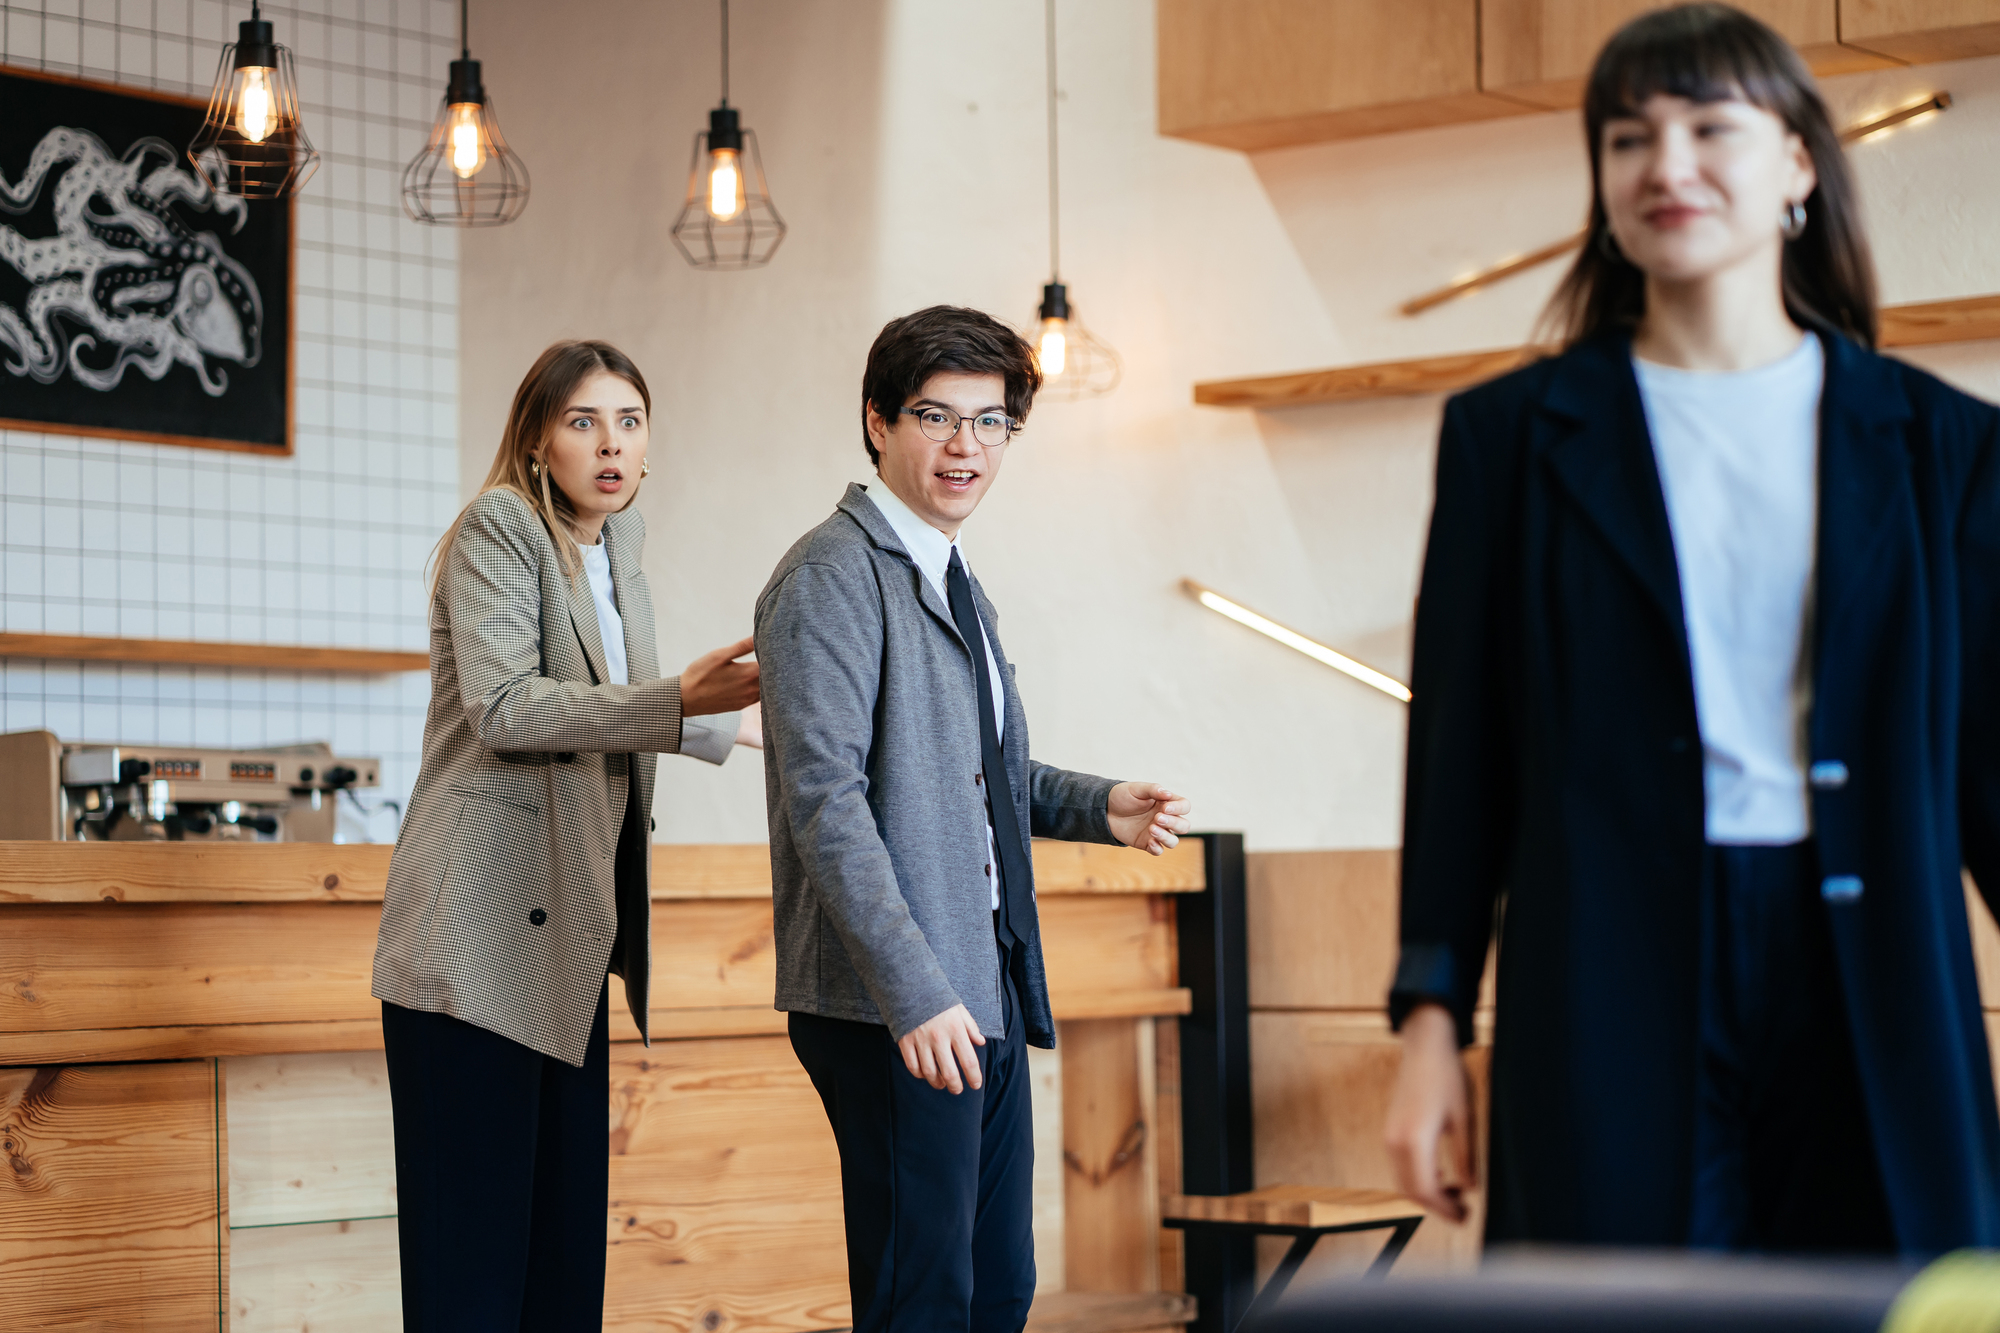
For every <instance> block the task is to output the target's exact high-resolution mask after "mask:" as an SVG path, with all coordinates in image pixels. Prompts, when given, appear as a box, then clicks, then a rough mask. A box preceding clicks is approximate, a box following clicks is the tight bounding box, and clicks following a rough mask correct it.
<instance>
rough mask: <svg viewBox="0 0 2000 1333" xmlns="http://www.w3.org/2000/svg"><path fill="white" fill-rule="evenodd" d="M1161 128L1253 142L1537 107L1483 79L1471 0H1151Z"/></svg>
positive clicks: (1226, 141) (1342, 135)
mask: <svg viewBox="0 0 2000 1333" xmlns="http://www.w3.org/2000/svg"><path fill="white" fill-rule="evenodd" d="M1158 19H1159V74H1160V82H1159V97H1160V105H1159V115H1160V133H1161V134H1164V135H1168V136H1171V137H1173V138H1179V139H1194V140H1198V141H1199V142H1202V143H1209V144H1215V145H1217V146H1218V147H1222V148H1236V149H1241V150H1244V151H1250V152H1253V151H1256V150H1259V149H1265V148H1283V147H1287V146H1289V145H1292V144H1302V143H1319V142H1322V141H1325V140H1329V139H1352V138H1358V137H1361V136H1364V135H1371V134H1387V133H1389V132H1391V131H1394V130H1407V129H1417V128H1420V127H1422V126H1426V125H1450V124H1457V123H1459V122H1462V121H1470V120H1486V119H1490V118H1492V117H1495V116H1517V115H1521V114H1523V113H1524V112H1527V111H1530V110H1533V108H1531V107H1526V106H1523V105H1521V104H1520V103H1518V102H1510V101H1507V100H1505V99H1502V98H1497V97H1491V96H1488V95H1487V94H1486V93H1483V92H1481V91H1480V88H1479V0H1158Z"/></svg>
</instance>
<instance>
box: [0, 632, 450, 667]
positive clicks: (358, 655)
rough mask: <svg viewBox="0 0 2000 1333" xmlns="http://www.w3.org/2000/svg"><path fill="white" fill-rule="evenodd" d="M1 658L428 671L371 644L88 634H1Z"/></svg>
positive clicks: (420, 662) (425, 663) (417, 661)
mask: <svg viewBox="0 0 2000 1333" xmlns="http://www.w3.org/2000/svg"><path fill="white" fill-rule="evenodd" d="M0 657H48V658H55V659H57V660H60V661H65V662H158V663H163V664H172V665H175V666H225V667H268V668H276V669H278V670H284V671H340V672H360V673H364V674H370V675H387V674H390V673H392V672H398V671H428V670H430V665H431V659H430V654H429V653H402V652H390V651H387V650H382V649H375V648H294V647H290V646H286V645H282V644H271V643H212V642H207V641H203V640H192V639H106V638H100V637H97V636H95V635H87V634H0Z"/></svg>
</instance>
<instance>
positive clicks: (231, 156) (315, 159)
mask: <svg viewBox="0 0 2000 1333" xmlns="http://www.w3.org/2000/svg"><path fill="white" fill-rule="evenodd" d="M188 161H189V162H191V163H193V164H194V169H195V170H196V171H197V172H199V173H200V174H201V178H202V180H204V181H205V182H207V184H208V188H209V189H211V190H213V191H215V192H216V193H217V194H232V195H237V196H239V197H241V198H244V199H282V198H284V197H285V196H286V195H289V194H292V193H294V192H296V191H297V190H299V189H300V188H301V187H302V186H304V185H305V183H306V182H307V181H308V180H310V179H312V174H313V173H314V172H315V171H317V170H319V152H318V151H317V150H316V149H315V148H314V147H313V146H312V141H311V140H310V139H308V138H306V132H305V127H304V126H303V125H301V124H300V123H299V76H298V71H297V70H296V69H295V68H294V67H293V64H292V53H291V50H290V48H288V47H283V46H280V45H278V43H277V39H276V38H275V36H274V35H273V34H272V31H271V24H270V20H268V19H266V18H265V17H264V16H263V14H262V13H261V12H260V11H259V9H258V7H257V4H256V3H255V0H252V3H251V5H250V17H249V18H248V19H245V20H244V21H243V22H242V23H239V24H238V25H237V28H236V40H235V41H233V42H231V43H230V44H229V45H227V46H225V47H223V48H222V59H221V61H220V62H219V63H218V64H217V65H216V69H215V91H214V92H212V93H210V94H209V98H208V115H207V116H206V117H205V118H204V119H203V120H202V123H201V129H200V131H199V132H198V133H197V134H196V135H195V136H194V142H193V143H191V144H189V145H188Z"/></svg>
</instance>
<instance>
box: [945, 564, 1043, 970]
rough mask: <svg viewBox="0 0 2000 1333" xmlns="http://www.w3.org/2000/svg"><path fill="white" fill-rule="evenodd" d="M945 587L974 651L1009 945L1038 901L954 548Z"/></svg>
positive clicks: (1026, 931)
mask: <svg viewBox="0 0 2000 1333" xmlns="http://www.w3.org/2000/svg"><path fill="white" fill-rule="evenodd" d="M944 587H945V593H946V595H947V596H948V597H949V598H950V599H951V618H952V620H953V621H955V622H956V623H957V625H958V633H959V636H960V637H961V638H963V639H964V640H965V646H966V647H967V648H970V649H971V650H972V677H973V680H974V681H975V682H976V684H977V687H978V690H979V765H980V768H981V770H982V776H983V777H984V779H985V786H986V808H987V811H988V813H989V815H990V816H991V818H992V820H993V849H994V851H995V852H996V853H998V854H999V857H1000V931H1001V939H1000V942H1001V943H1002V944H1005V945H1007V946H1009V947H1010V948H1011V947H1012V946H1013V945H1014V944H1015V943H1016V942H1018V941H1020V940H1022V939H1025V938H1028V937H1029V936H1031V935H1032V934H1033V933H1034V925H1035V900H1034V898H1033V897H1032V896H1031V894H1030V893H1029V890H1028V885H1029V883H1030V882H1031V881H1030V872H1029V869H1028V849H1027V848H1026V847H1023V846H1022V845H1021V825H1020V823H1019V822H1018V821H1017V820H1016V818H1015V815H1014V787H1013V784H1012V783H1010V782H1009V781H1008V780H1007V761H1006V758H1005V757H1004V756H1003V755H1002V754H1001V751H1000V728H999V727H998V726H997V725H995V723H994V720H993V716H994V715H993V674H992V668H991V667H990V666H989V665H988V663H987V658H986V635H985V634H984V633H982V632H981V630H980V626H979V610H978V608H977V607H975V606H973V604H972V583H971V581H970V580H968V579H967V578H966V577H965V566H964V565H963V564H962V563H960V561H959V558H958V547H956V546H953V547H952V548H951V563H950V564H949V565H946V566H945V571H944Z"/></svg>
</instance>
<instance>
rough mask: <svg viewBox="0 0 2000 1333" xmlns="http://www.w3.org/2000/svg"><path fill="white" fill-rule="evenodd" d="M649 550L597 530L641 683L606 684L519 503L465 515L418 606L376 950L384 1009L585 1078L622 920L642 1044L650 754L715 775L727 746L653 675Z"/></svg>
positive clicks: (472, 509) (588, 627)
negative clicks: (406, 767) (408, 762)
mask: <svg viewBox="0 0 2000 1333" xmlns="http://www.w3.org/2000/svg"><path fill="white" fill-rule="evenodd" d="M645 535H646V527H645V522H644V520H643V519H641V518H640V517H639V515H638V514H637V513H635V512H633V511H632V510H630V509H628V510H626V511H625V512H623V513H619V514H614V515H612V516H611V517H610V518H608V519H607V520H605V524H604V541H605V542H606V544H607V546H608V551H607V554H608V555H609V557H610V564H611V582H612V587H613V589H614V593H615V596H616V599H617V603H618V607H619V615H620V617H621V618H622V619H623V620H624V622H625V658H626V662H627V664H628V672H627V674H628V675H629V677H630V679H631V680H632V681H633V682H634V683H633V684H631V685H611V684H606V683H605V676H606V670H605V665H604V648H603V639H602V637H601V635H600V632H599V629H598V624H597V612H596V609H595V607H594V605H593V603H592V601H591V595H590V588H589V584H588V582H587V581H586V580H585V579H584V578H582V577H581V576H579V577H577V578H576V579H575V580H573V581H572V580H571V579H570V578H569V577H568V576H567V575H566V574H564V572H563V569H562V566H561V564H560V563H559V560H558V556H557V553H556V546H555V541H554V539H553V538H552V537H551V536H550V534H549V530H548V528H547V527H545V526H544V525H543V523H542V521H541V519H540V518H539V517H538V516H537V515H536V514H535V512H534V511H533V510H532V509H530V508H529V507H528V503H527V501H526V500H524V499H523V498H522V497H521V496H520V495H518V494H516V493H515V492H513V491H511V490H505V489H494V490H489V491H487V492H485V493H484V494H482V495H481V496H479V498H478V499H476V500H474V501H473V502H472V504H471V505H470V506H469V507H468V508H467V510H466V512H465V516H464V518H463V520H462V521H461V522H460V524H459V528H458V535H457V537H456V538H455V539H454V540H453V542H452V547H451V551H450V553H449V554H448V555H447V556H446V558H445V562H444V566H443V568H442V570H441V571H440V572H439V577H438V581H437V589H436V591H435V592H434V594H433V595H432V598H431V610H430V631H431V642H430V658H431V702H430V709H429V712H428V714H427V715H426V717H425V719H424V751H423V767H422V770H421V771H420V772H419V773H418V775H417V782H416V787H415V789H414V790H413V791H412V792H411V794H410V808H409V813H408V815H407V816H406V817H405V818H404V821H403V829H402V834H401V836H400V837H399V838H398V839H397V842H396V851H395V854H394V856H393V857H392V858H391V859H390V862H389V884H388V892H387V895H386V897H385V899H384V901H383V905H382V928H381V934H380V935H379V937H378V938H377V941H376V945H375V975H374V983H373V986H372V991H373V993H374V995H375V996H376V997H377V998H378V999H382V1000H387V1001H388V1002H389V1003H391V1004H395V1005H400V1006H402V1007H404V1008H406V1009H420V1010H426V1011H429V1012H432V1013H445V1014H450V1015H451V1016H453V1017H454V1018H459V1019H463V1020H464V1021H465V1022H468V1023H472V1024H474V1025H476V1026H478V1027H482V1028H486V1029H487V1030H489V1031H492V1032H497V1033H499V1034H500V1035H501V1036H504V1037H508V1038H511V1039H512V1040H514V1041H517V1042H520V1043H521V1044H522V1045H524V1046H528V1047H531V1048H533V1049H534V1050H537V1051H540V1052H542V1053H543V1054H544V1055H548V1056H552V1057H555V1058H557V1059H561V1060H565V1061H567V1062H568V1063H570V1064H572V1065H576V1066H579V1067H580V1066H581V1065H582V1064H583V1060H584V1051H585V1046H586V1043H587V1041H588V1038H589V1035H590V1028H591V1022H592V1019H593V1018H594V1017H595V1016H596V1010H597V1001H598V996H599V994H600V993H601V991H602V988H603V986H604V978H605V973H606V969H607V968H608V967H610V966H611V965H612V964H613V963H614V962H621V960H614V959H613V958H612V956H611V955H612V946H613V944H614V942H615V941H617V940H618V939H619V933H620V932H619V926H620V923H621V921H622V922H623V924H624V943H623V949H622V952H623V955H624V956H623V959H622V966H621V967H620V971H621V972H622V973H623V976H624V980H625V996H626V1002H627V1003H628V1004H629V1006H630V1007H631V1011H632V1017H633V1019H634V1020H635V1021H636V1022H637V1023H638V1025H639V1031H640V1033H641V1035H642V1036H643V1035H644V1034H645V1033H646V1030H647V1028H646V1000H647V986H648V981H649V979H650V939H649V937H648V935H647V924H648V920H649V913H648V911H647V910H646V903H647V901H648V897H649V891H648V890H649V886H648V883H647V870H648V866H649V862H650V857H649V856H647V855H646V854H645V852H646V847H645V843H647V842H649V841H650V839H647V838H646V835H645V829H646V828H647V827H648V823H649V821H648V819H647V815H648V812H649V811H650V810H651V809H652V802H653V777H654V768H655V764H656V760H655V757H654V756H655V755H656V754H660V753H665V754H676V753H694V754H697V756H698V757H700V758H704V759H707V760H708V761H709V762H711V763H721V762H722V761H723V759H725V758H727V757H728V754H729V746H730V743H731V740H732V739H733V736H734V733H735V727H734V722H733V719H715V721H716V722H718V723H720V722H725V721H726V722H727V723H728V725H727V727H726V730H725V729H724V728H722V727H719V726H711V725H705V724H703V723H701V722H698V721H696V720H694V719H686V720H683V718H682V717H681V686H680V678H679V677H677V676H676V677H669V678H667V679H665V680H661V679H658V678H657V677H658V674H659V659H658V654H657V653H656V651H655V649H654V642H653V599H652V593H651V590H650V589H649V588H648V587H647V584H646V576H645V575H644V574H643V573H641V572H640V568H639V557H640V554H641V551H642V549H643V546H644V543H645ZM631 798H636V805H635V808H636V810H637V812H638V820H637V822H636V824H635V826H634V828H633V829H630V830H628V829H627V825H626V818H625V814H626V803H627V800H628V799H631ZM621 831H624V832H625V833H626V841H627V842H632V843H636V844H637V845H636V846H628V847H624V848H622V849H621V846H620V834H621Z"/></svg>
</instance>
